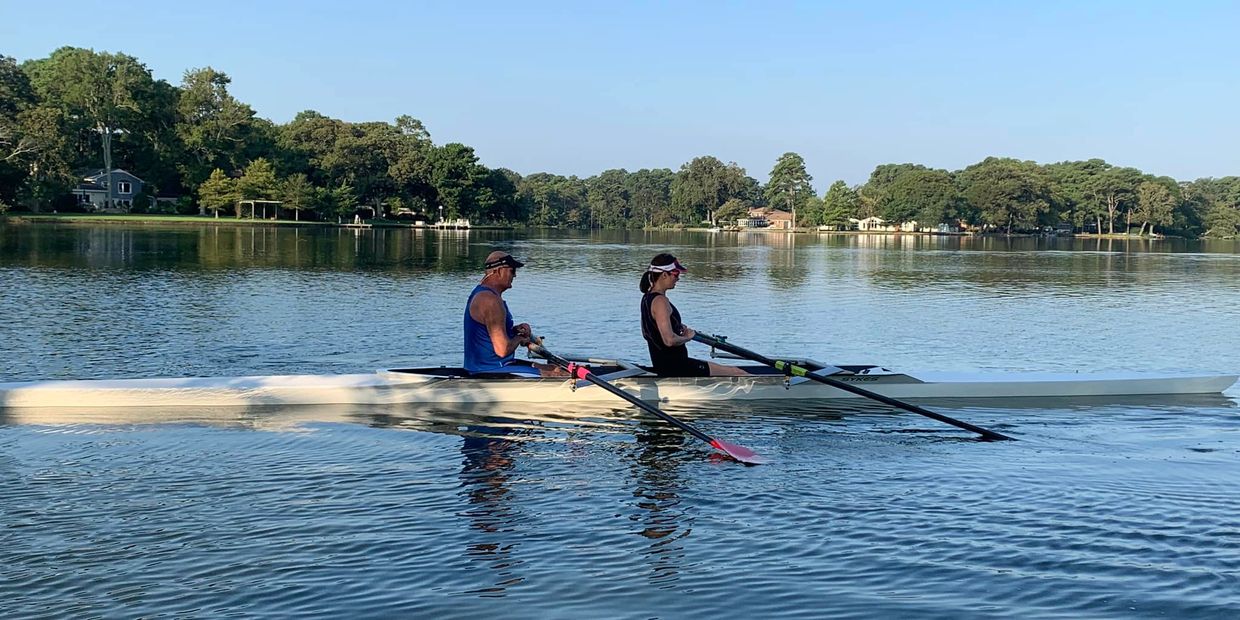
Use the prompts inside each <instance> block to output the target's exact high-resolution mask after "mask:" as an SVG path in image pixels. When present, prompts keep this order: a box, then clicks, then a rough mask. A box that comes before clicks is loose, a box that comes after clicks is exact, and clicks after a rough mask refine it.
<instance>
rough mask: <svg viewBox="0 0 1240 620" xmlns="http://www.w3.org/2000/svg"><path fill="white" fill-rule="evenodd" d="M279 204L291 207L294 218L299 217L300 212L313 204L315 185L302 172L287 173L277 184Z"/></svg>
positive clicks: (312, 206)
mask: <svg viewBox="0 0 1240 620" xmlns="http://www.w3.org/2000/svg"><path fill="white" fill-rule="evenodd" d="M278 189H279V194H278V195H279V200H280V201H281V202H282V203H283V204H281V205H280V206H281V207H283V208H285V209H291V210H292V211H293V213H294V218H295V219H301V212H302V211H304V210H306V209H313V208H314V206H315V197H316V194H315V187H314V185H311V183H310V179H309V178H308V177H307V176H306V175H305V173H303V172H298V173H297V174H292V175H289V176H288V178H286V179H284V181H283V182H281V183H280V184H279V187H278Z"/></svg>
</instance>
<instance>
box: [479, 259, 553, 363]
mask: <svg viewBox="0 0 1240 620" xmlns="http://www.w3.org/2000/svg"><path fill="white" fill-rule="evenodd" d="M524 266H525V263H523V262H521V261H519V260H517V259H515V258H513V257H512V256H511V255H509V254H508V253H507V252H501V251H498V250H497V251H495V252H491V253H490V254H488V255H487V259H486V263H485V265H484V268H485V269H486V272H485V275H483V277H482V282H480V283H479V284H478V286H476V287H474V291H473V292H472V293H470V294H469V301H468V302H466V303H465V370H467V371H469V372H470V373H474V374H477V373H487V374H492V373H494V374H509V375H516V376H521V377H567V376H568V373H567V372H565V371H563V370H561V369H560V368H557V367H555V366H551V365H548V364H535V363H532V362H527V361H523V360H518V359H516V352H517V349H518V348H519V347H523V346H529V344H530V325H529V323H520V324H517V325H513V322H512V313H511V312H509V311H508V304H507V303H506V302H505V301H504V298H503V295H504V291H506V290H508V289H510V288H512V280H513V278H515V277H516V276H517V269H519V268H521V267H524Z"/></svg>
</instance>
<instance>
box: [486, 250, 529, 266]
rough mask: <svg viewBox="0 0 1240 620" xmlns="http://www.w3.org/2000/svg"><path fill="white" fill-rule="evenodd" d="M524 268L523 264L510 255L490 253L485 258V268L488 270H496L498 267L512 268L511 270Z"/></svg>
mask: <svg viewBox="0 0 1240 620" xmlns="http://www.w3.org/2000/svg"><path fill="white" fill-rule="evenodd" d="M524 266H525V263H523V262H521V261H519V260H517V259H515V258H513V257H512V255H511V254H508V253H507V252H491V254H490V255H489V256H487V262H486V265H485V268H486V269H488V270H491V269H496V268H498V267H512V268H513V269H516V268H518V267H524Z"/></svg>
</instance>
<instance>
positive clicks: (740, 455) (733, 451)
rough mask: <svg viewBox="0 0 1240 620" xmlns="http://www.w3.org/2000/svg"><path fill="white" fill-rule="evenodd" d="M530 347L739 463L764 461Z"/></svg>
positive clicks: (582, 369) (586, 371)
mask: <svg viewBox="0 0 1240 620" xmlns="http://www.w3.org/2000/svg"><path fill="white" fill-rule="evenodd" d="M530 347H531V348H532V349H534V350H536V351H537V352H538V354H539V355H541V356H542V357H543V358H545V359H546V360H547V361H549V362H551V363H552V364H555V365H556V366H559V367H560V368H563V369H564V370H567V371H568V372H569V374H570V375H572V376H573V379H574V380H576V379H581V380H585V381H589V382H590V383H593V384H594V385H597V386H598V387H601V388H603V389H604V390H607V391H608V392H611V393H612V394H614V395H616V396H618V397H620V398H622V399H624V400H626V401H628V402H629V404H631V405H633V406H634V407H637V408H638V409H641V410H642V411H645V412H646V413H649V414H651V415H653V416H655V417H657V418H659V419H660V420H663V421H664V422H667V423H668V424H671V425H672V426H675V427H676V428H679V429H680V430H682V431H684V432H686V433H689V434H690V435H693V436H694V437H697V438H698V439H701V440H702V441H705V442H706V443H708V444H710V445H711V446H712V447H713V448H715V449H716V450H719V451H721V452H723V453H725V454H727V455H729V456H731V457H732V458H734V459H736V460H737V461H740V462H741V463H745V464H747V465H756V464H759V463H764V462H766V460H765V459H763V458H762V457H761V456H758V455H757V454H756V453H754V451H753V450H750V449H749V448H746V447H744V446H738V445H736V444H732V443H728V442H726V441H722V440H719V439H715V438H714V437H711V436H710V435H707V434H706V433H703V432H702V431H699V430H698V429H696V428H694V427H692V426H690V425H688V424H686V423H685V422H682V421H680V420H678V419H676V418H674V417H672V416H671V415H669V414H667V413H665V412H663V411H662V410H660V409H659V408H658V407H655V406H653V405H651V404H649V403H647V402H646V401H643V400H642V399H640V398H638V397H636V396H634V395H632V394H629V393H628V392H626V391H624V390H622V389H620V388H618V387H616V386H614V385H612V384H611V383H610V382H608V381H606V380H605V379H603V378H601V377H599V376H597V375H595V374H594V373H592V372H590V371H589V369H587V368H585V367H583V366H578V365H576V364H574V363H572V362H569V361H568V360H566V359H564V358H562V357H560V356H558V355H556V354H554V353H552V352H550V351H548V350H547V349H545V348H544V347H543V346H542V345H540V344H531V345H530Z"/></svg>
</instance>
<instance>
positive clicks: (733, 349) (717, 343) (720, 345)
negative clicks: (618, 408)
mask: <svg viewBox="0 0 1240 620" xmlns="http://www.w3.org/2000/svg"><path fill="white" fill-rule="evenodd" d="M693 339H694V340H697V341H698V342H701V343H703V344H706V345H710V346H712V347H714V348H716V349H719V350H721V351H727V352H728V353H732V354H733V355H739V356H741V357H744V358H747V359H750V360H753V361H755V362H758V363H759V364H765V365H767V366H770V367H772V368H778V369H780V370H788V371H789V372H792V373H793V374H795V375H796V376H798V377H805V378H806V379H810V380H811V381H817V382H819V383H823V384H826V385H829V386H831V387H833V388H838V389H841V390H844V391H845V392H852V393H853V394H856V395H858V396H864V397H866V398H869V399H872V400H876V401H878V402H880V403H883V404H885V405H891V406H892V407H897V408H899V409H904V410H905V411H910V412H912V413H916V414H920V415H923V416H926V417H927V418H931V419H934V420H938V421H939V422H943V423H945V424H951V425H952V426H955V427H958V428H963V429H964V430H967V431H970V432H973V433H977V434H978V435H981V436H982V437H985V438H986V439H993V440H1002V439H1012V438H1011V437H1008V436H1007V435H1004V434H1002V433H997V432H995V431H992V430H989V429H985V428H982V427H980V426H976V425H973V424H969V423H968V422H964V421H961V420H957V419H955V418H949V417H947V416H945V415H943V414H941V413H935V412H933V411H930V410H929V409H926V408H924V407H919V406H917V405H914V404H912V403H906V402H904V401H901V400H896V399H894V398H891V397H890V396H884V395H882V394H879V393H877V392H871V391H870V390H867V389H865V388H860V387H857V386H855V385H852V384H851V383H846V382H844V381H839V380H837V379H832V378H830V377H824V376H822V375H816V374H813V373H812V372H811V371H809V370H806V369H804V368H801V367H800V366H797V365H796V364H792V363H790V362H785V361H781V360H775V359H771V358H769V357H767V356H765V355H762V354H761V353H755V352H753V351H750V350H749V349H746V348H744V347H738V346H736V345H734V344H732V343H730V342H727V341H725V340H721V339H719V338H716V337H712V336H706V335H703V334H697V335H696V336H694V337H693Z"/></svg>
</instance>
